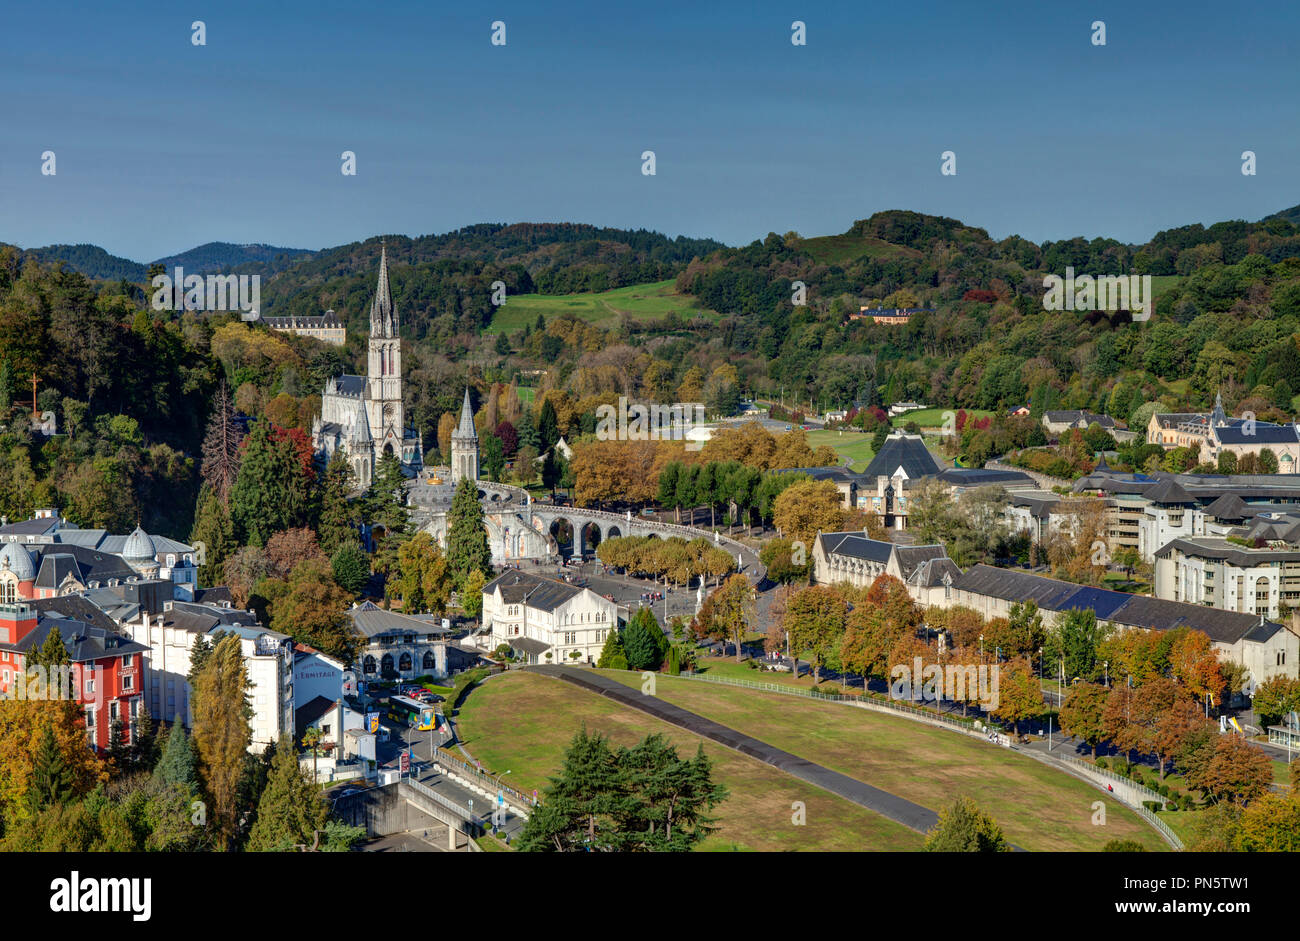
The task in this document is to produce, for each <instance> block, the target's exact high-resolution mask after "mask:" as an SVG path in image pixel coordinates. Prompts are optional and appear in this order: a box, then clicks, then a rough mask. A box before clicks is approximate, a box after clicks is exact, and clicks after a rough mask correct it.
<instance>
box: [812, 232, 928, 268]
mask: <svg viewBox="0 0 1300 941" xmlns="http://www.w3.org/2000/svg"><path fill="white" fill-rule="evenodd" d="M799 247H800V250H801V251H805V252H807V253H808V254H809V255H811V256H812V257H813V259H814V260H816V261H818V262H820V263H821V264H823V265H842V264H844V263H845V262H849V261H853V260H854V259H857V258H863V257H866V258H875V259H880V258H894V257H904V256H910V257H918V256H920V254H921V253H920V252H918V251H917V250H916V249H914V248H907V247H906V246H903V245H894V244H893V243H892V242H886V241H885V240H884V239H878V238H872V237H871V236H866V235H821V236H816V237H814V238H807V239H804V240H803V244H802V245H800V246H799Z"/></svg>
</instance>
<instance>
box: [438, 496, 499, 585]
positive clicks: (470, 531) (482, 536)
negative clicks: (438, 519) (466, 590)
mask: <svg viewBox="0 0 1300 941" xmlns="http://www.w3.org/2000/svg"><path fill="white" fill-rule="evenodd" d="M447 562H448V565H449V566H450V567H451V571H452V573H453V575H454V577H455V578H456V581H457V584H459V585H461V586H463V585H464V583H465V577H466V576H467V575H469V573H470V572H475V571H477V572H480V573H482V574H483V575H490V574H491V573H492V551H491V549H490V548H489V547H488V536H487V525H486V524H485V523H484V521H483V506H482V505H481V504H480V503H479V502H478V488H477V487H476V486H475V485H474V481H472V480H470V479H468V478H463V479H462V480H461V482H460V483H458V484H457V485H456V493H455V495H454V496H453V497H452V499H451V509H450V510H449V511H448V513H447Z"/></svg>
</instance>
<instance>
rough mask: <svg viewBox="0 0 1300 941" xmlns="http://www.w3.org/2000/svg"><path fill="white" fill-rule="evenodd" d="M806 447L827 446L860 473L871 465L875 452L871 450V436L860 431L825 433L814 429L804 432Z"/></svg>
mask: <svg viewBox="0 0 1300 941" xmlns="http://www.w3.org/2000/svg"><path fill="white" fill-rule="evenodd" d="M805 434H807V435H808V446H809V447H811V448H814V449H815V448H818V447H820V446H821V445H823V444H829V445H830V446H831V447H832V448H834V449H835V453H836V454H838V455H839V456H840V457H841V458H847V459H848V461H849V464H850V465H852V467H853V469H854V470H857V471H860V470H862V469H863V468H864V467H866V466H867V465H868V464H869V463H871V459H872V458H873V457H874V456H875V454H876V452H875V451H873V450H872V448H871V435H869V434H866V433H864V432H861V431H843V432H841V431H826V430H822V429H814V430H812V431H809V432H805Z"/></svg>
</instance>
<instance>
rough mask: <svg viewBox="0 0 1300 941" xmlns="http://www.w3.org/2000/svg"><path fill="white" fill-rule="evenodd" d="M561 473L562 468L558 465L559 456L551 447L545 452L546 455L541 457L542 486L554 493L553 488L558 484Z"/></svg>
mask: <svg viewBox="0 0 1300 941" xmlns="http://www.w3.org/2000/svg"><path fill="white" fill-rule="evenodd" d="M562 473H563V468H562V467H561V466H560V457H559V455H558V454H556V453H555V449H554V448H551V450H549V451H547V452H546V456H545V457H543V458H542V486H543V487H545V488H546V489H547V490H549V491H551V493H552V494H554V493H555V488H556V487H557V486H559V483H560V477H561V475H562Z"/></svg>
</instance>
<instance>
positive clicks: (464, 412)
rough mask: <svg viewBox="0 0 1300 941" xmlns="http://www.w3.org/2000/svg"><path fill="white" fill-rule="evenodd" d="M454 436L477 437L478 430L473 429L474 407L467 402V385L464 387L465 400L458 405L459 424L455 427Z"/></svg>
mask: <svg viewBox="0 0 1300 941" xmlns="http://www.w3.org/2000/svg"><path fill="white" fill-rule="evenodd" d="M456 436H457V437H459V438H475V439H477V438H478V432H477V431H475V430H474V409H472V408H471V407H470V404H469V386H466V387H465V402H464V404H462V405H461V407H460V424H459V425H458V426H457V427H456Z"/></svg>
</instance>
